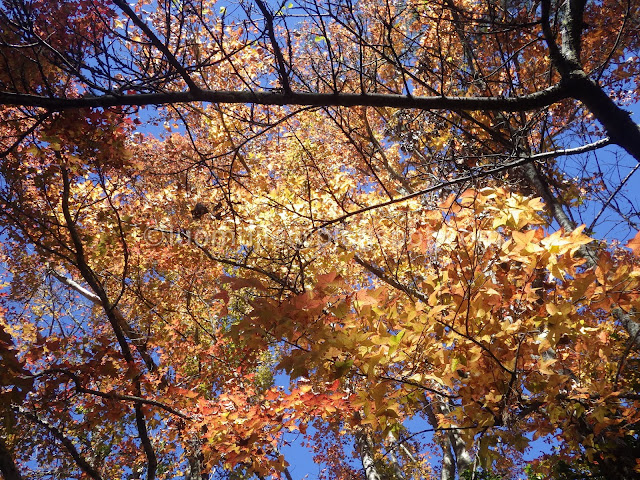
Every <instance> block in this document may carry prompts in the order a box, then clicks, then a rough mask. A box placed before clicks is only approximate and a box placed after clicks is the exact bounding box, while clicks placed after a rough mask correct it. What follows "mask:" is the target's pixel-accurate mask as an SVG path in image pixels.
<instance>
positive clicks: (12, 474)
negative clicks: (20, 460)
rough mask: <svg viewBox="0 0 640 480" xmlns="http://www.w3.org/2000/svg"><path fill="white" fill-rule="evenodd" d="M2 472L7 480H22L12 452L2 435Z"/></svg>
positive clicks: (0, 440) (0, 469)
mask: <svg viewBox="0 0 640 480" xmlns="http://www.w3.org/2000/svg"><path fill="white" fill-rule="evenodd" d="M0 472H2V478H4V479H5V480H22V475H20V471H19V470H18V467H17V466H16V462H15V461H14V460H13V456H12V455H11V452H10V451H9V449H8V448H7V445H6V444H5V443H4V439H3V438H2V435H0Z"/></svg>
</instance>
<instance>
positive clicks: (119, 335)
mask: <svg viewBox="0 0 640 480" xmlns="http://www.w3.org/2000/svg"><path fill="white" fill-rule="evenodd" d="M60 173H61V175H62V213H63V215H64V219H65V221H66V223H67V228H68V229H69V235H70V236H71V240H72V242H73V246H74V248H75V250H76V251H75V261H76V266H77V267H78V270H80V273H81V274H82V277H83V278H84V280H85V281H86V282H87V283H88V284H89V286H90V287H91V288H92V289H93V291H94V292H95V293H96V294H97V295H98V297H100V302H101V303H102V305H103V307H104V311H105V313H106V315H107V318H108V319H109V323H110V324H111V327H112V329H113V332H114V333H115V335H116V339H117V341H118V345H120V349H121V350H122V354H123V355H124V358H125V360H126V361H127V362H131V363H132V364H133V363H135V360H134V358H133V354H132V353H131V349H130V348H129V344H128V343H127V339H126V337H125V335H124V333H123V331H122V328H121V325H120V323H119V321H118V319H117V318H116V315H115V313H114V309H113V307H112V305H111V303H110V302H109V298H108V297H107V293H106V292H105V290H104V288H102V285H101V284H100V282H99V281H98V279H97V278H96V275H95V273H94V272H93V270H91V267H90V266H89V265H88V264H87V261H86V259H85V255H84V245H83V244H82V239H81V238H80V234H79V233H78V230H77V229H76V224H75V221H74V220H73V217H72V216H71V209H70V206H69V197H70V195H71V193H70V190H71V182H70V179H69V171H68V170H67V167H66V166H65V165H60Z"/></svg>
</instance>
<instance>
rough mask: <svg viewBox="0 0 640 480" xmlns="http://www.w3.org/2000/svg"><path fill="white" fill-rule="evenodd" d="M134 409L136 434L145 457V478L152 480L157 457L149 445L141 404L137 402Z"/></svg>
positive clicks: (149, 440) (156, 465) (156, 467)
mask: <svg viewBox="0 0 640 480" xmlns="http://www.w3.org/2000/svg"><path fill="white" fill-rule="evenodd" d="M135 410H136V428H137V429H138V436H139V437H140V441H141V442H142V448H143V449H144V454H145V456H146V457H147V480H153V479H154V478H156V470H157V469H158V458H157V457H156V452H155V451H154V450H153V445H151V439H150V438H149V432H147V422H146V421H145V419H144V412H143V411H142V405H141V404H139V403H137V404H136V407H135Z"/></svg>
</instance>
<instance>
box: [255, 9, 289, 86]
mask: <svg viewBox="0 0 640 480" xmlns="http://www.w3.org/2000/svg"><path fill="white" fill-rule="evenodd" d="M256 5H258V8H260V11H261V12H262V14H263V15H264V23H265V27H266V30H267V35H268V36H269V41H270V42H271V47H272V48H273V55H274V56H275V57H276V62H277V64H278V65H277V71H278V77H279V78H280V83H281V84H282V90H283V91H284V93H285V94H291V85H290V84H289V73H288V72H287V67H286V65H285V62H284V56H283V55H282V50H281V49H280V45H278V40H277V39H276V32H275V29H274V26H273V15H272V14H271V12H270V11H269V9H268V8H267V6H266V5H265V4H264V2H262V1H261V0H256Z"/></svg>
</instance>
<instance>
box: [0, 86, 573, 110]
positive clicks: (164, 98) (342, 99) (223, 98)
mask: <svg viewBox="0 0 640 480" xmlns="http://www.w3.org/2000/svg"><path fill="white" fill-rule="evenodd" d="M570 96H571V95H570V91H569V89H568V88H566V87H565V86H561V85H554V86H552V87H549V88H547V89H544V90H541V91H539V92H535V93H531V94H529V95H523V96H519V97H446V96H430V97H413V96H407V95H397V94H380V93H367V94H365V93H363V94H358V93H338V94H334V93H295V92H292V93H282V92H276V91H273V92H271V91H257V92H250V91H226V90H197V91H190V92H157V93H140V94H132V95H115V94H113V95H99V96H86V97H80V98H65V97H57V98H56V97H45V96H39V95H29V94H24V93H11V92H0V105H8V106H24V107H40V108H46V109H48V110H52V111H60V110H69V109H75V108H106V107H115V106H128V105H134V106H144V105H167V104H173V103H189V102H209V103H227V104H257V105H303V106H311V107H355V106H364V107H392V108H415V109H421V110H451V111H480V110H484V111H503V112H505V111H506V112H524V111H529V110H537V109H539V108H544V107H548V106H549V105H552V104H554V103H557V102H560V101H562V100H565V99H568V98H570Z"/></svg>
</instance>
